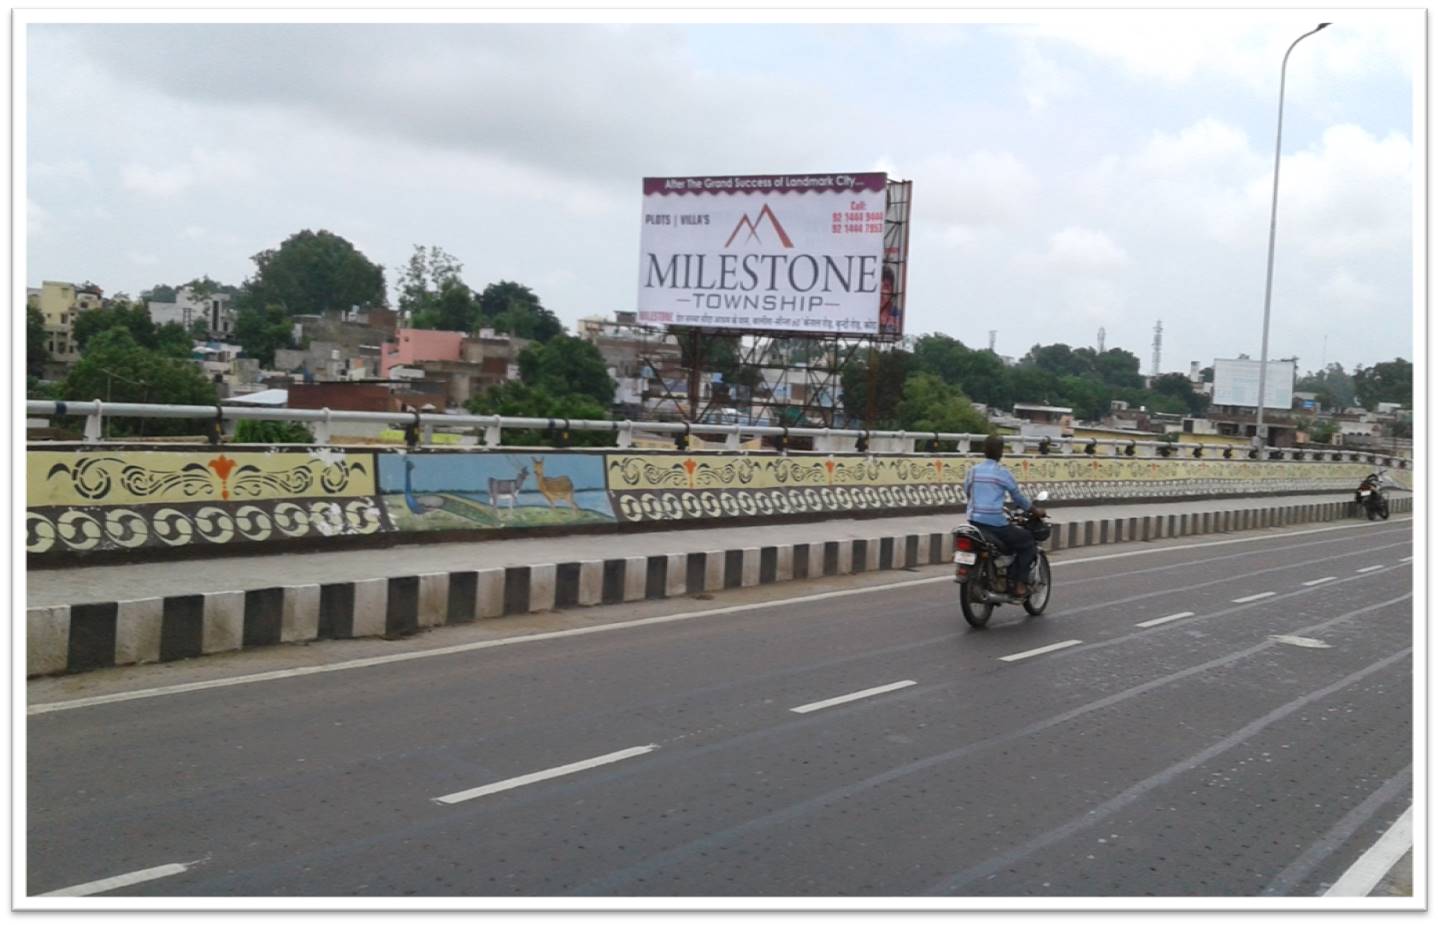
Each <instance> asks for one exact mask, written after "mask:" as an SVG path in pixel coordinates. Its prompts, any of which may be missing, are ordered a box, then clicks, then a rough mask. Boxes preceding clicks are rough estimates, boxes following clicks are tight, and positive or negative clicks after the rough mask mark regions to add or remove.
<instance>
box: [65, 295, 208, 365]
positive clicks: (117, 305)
mask: <svg viewBox="0 0 1438 925" xmlns="http://www.w3.org/2000/svg"><path fill="white" fill-rule="evenodd" d="M115 327H122V328H125V329H126V330H128V331H129V332H130V334H131V336H132V337H134V339H135V342H136V343H137V344H139V345H140V346H142V347H146V348H149V349H152V350H153V349H154V348H155V323H154V322H153V321H151V320H150V312H149V310H148V309H146V308H145V306H144V305H138V304H137V305H131V304H130V303H129V302H123V301H120V300H118V299H117V300H113V301H112V302H111V303H110V305H109V307H108V308H95V309H91V310H89V311H83V312H79V313H78V314H77V315H76V316H75V321H74V325H73V327H72V332H73V334H74V337H75V344H76V346H77V347H78V348H79V350H80V352H81V353H84V352H85V350H86V349H87V348H88V347H89V344H90V341H91V339H92V338H94V337H95V335H97V334H99V333H100V332H102V331H108V330H110V329H111V328H115ZM188 346H189V345H188V344H186V347H187V348H188ZM186 352H188V350H186Z"/></svg>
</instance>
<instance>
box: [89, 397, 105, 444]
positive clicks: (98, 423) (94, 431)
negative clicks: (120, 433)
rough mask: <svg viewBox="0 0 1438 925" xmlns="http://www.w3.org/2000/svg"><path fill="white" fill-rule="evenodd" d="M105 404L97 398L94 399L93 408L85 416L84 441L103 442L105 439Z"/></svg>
mask: <svg viewBox="0 0 1438 925" xmlns="http://www.w3.org/2000/svg"><path fill="white" fill-rule="evenodd" d="M104 426H105V406H104V404H103V403H102V402H101V401H100V400H99V399H98V398H97V399H95V410H94V411H93V412H92V413H90V414H87V415H86V416H85V442H86V443H103V442H104V440H105V433H104V430H103V428H104Z"/></svg>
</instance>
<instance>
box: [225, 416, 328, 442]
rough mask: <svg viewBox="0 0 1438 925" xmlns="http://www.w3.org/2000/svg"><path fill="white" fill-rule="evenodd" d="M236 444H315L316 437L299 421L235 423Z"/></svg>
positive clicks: (248, 421)
mask: <svg viewBox="0 0 1438 925" xmlns="http://www.w3.org/2000/svg"><path fill="white" fill-rule="evenodd" d="M235 442H236V443H314V442H315V435H314V434H313V433H311V432H310V429H309V427H307V426H305V425H304V424H302V423H300V422H299V421H252V420H243V421H237V422H236V423H235Z"/></svg>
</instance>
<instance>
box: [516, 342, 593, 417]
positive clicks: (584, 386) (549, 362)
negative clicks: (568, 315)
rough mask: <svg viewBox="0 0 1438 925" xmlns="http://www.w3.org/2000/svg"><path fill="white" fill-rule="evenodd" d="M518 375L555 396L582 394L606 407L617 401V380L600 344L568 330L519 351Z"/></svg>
mask: <svg viewBox="0 0 1438 925" xmlns="http://www.w3.org/2000/svg"><path fill="white" fill-rule="evenodd" d="M519 377H520V380H521V381H523V383H524V384H525V385H527V386H530V387H531V388H535V389H541V390H543V391H545V392H546V393H548V394H549V395H552V396H555V397H563V396H568V395H580V396H583V397H585V398H587V399H589V400H591V401H593V402H594V403H595V404H597V405H598V406H599V407H600V408H604V409H607V408H608V407H609V406H610V405H611V404H613V402H614V380H613V379H611V378H610V377H609V369H608V367H607V366H606V365H605V362H604V357H603V355H601V354H600V352H599V348H597V347H595V346H594V345H593V344H591V343H589V341H587V340H583V339H581V338H578V337H570V336H569V335H567V334H561V335H559V336H558V337H555V338H553V339H551V340H550V341H548V342H547V343H536V344H530V345H529V346H528V347H525V348H524V350H523V351H521V352H520V354H519Z"/></svg>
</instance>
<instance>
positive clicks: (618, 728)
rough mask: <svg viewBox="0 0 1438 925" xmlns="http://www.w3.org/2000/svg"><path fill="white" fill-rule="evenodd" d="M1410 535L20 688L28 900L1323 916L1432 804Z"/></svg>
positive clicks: (1200, 547)
mask: <svg viewBox="0 0 1438 925" xmlns="http://www.w3.org/2000/svg"><path fill="white" fill-rule="evenodd" d="M1411 540H1412V523H1411V521H1410V520H1408V519H1395V520H1393V521H1390V522H1388V523H1380V524H1373V525H1370V524H1361V525H1345V526H1343V527H1342V528H1340V529H1333V528H1319V529H1314V528H1307V529H1300V530H1287V531H1265V532H1264V533H1263V534H1262V535H1259V536H1254V537H1246V538H1243V539H1238V540H1235V539H1231V538H1228V539H1223V538H1217V537H1215V538H1206V537H1204V538H1189V539H1187V540H1178V541H1170V542H1167V543H1163V544H1134V545H1133V546H1127V547H1104V548H1089V549H1080V550H1072V551H1067V552H1063V553H1060V554H1058V555H1057V556H1055V557H1054V560H1053V561H1054V563H1055V568H1054V576H1055V589H1054V595H1053V600H1052V603H1051V605H1050V609H1049V612H1048V613H1047V614H1046V615H1045V616H1043V617H1041V618H1027V617H1026V616H1025V615H1024V614H1023V613H1022V611H1021V610H1019V609H1017V608H1014V607H1004V608H1000V609H999V610H997V611H996V613H995V615H994V618H993V622H992V623H991V625H990V627H989V628H988V629H986V630H982V631H974V630H970V629H969V628H968V627H967V626H966V625H965V624H964V623H963V620H962V617H961V616H960V615H959V613H958V607H957V604H956V603H955V600H954V593H955V587H954V585H953V584H952V583H950V582H949V581H947V580H946V579H945V577H944V574H945V571H946V569H944V568H943V567H934V568H928V569H923V570H919V571H918V572H915V573H913V574H909V575H904V576H902V578H897V577H896V576H895V575H893V574H889V575H886V576H879V577H876V576H863V577H862V578H859V579H854V580H850V581H848V582H829V583H826V584H820V583H809V584H802V585H798V584H796V585H791V586H785V589H784V590H783V591H782V592H780V591H775V590H774V589H772V588H771V589H768V590H766V591H764V592H763V593H762V594H761V593H758V592H755V593H748V594H747V596H746V593H745V592H736V593H734V594H723V595H719V596H718V597H716V598H715V599H714V600H710V601H688V602H653V604H652V605H646V606H647V607H648V609H645V607H626V608H603V609H596V610H591V611H587V612H586V613H585V614H584V615H582V616H573V615H570V616H567V617H565V620H566V621H567V622H565V623H562V624H556V623H555V622H553V619H552V618H543V617H539V618H517V619H514V620H508V619H507V620H504V621H494V622H493V623H492V624H491V625H489V626H475V627H472V628H470V627H466V628H454V631H453V632H451V631H450V630H448V629H446V630H440V631H437V632H435V633H431V634H427V636H426V637H424V639H423V640H422V641H417V642H412V643H409V644H406V645H405V647H404V648H401V649H395V648H390V649H381V648H378V647H377V646H376V645H373V644H371V645H362V644H359V643H354V644H330V645H328V646H324V647H314V648H313V649H311V650H309V652H308V654H307V655H306V656H305V657H304V658H303V660H300V659H298V657H289V658H288V660H286V656H284V655H283V654H280V655H278V656H275V657H274V658H277V659H279V661H274V660H271V661H265V660H264V657H263V656H259V654H258V653H255V655H256V656H259V657H258V659H249V660H245V661H241V660H239V659H217V660H214V661H213V662H211V661H210V660H199V661H197V662H195V663H193V664H190V665H187V666H183V667H181V668H180V669H178V672H177V671H176V670H174V669H164V668H163V667H162V666H149V667H148V668H142V669H129V670H117V671H111V672H98V673H95V674H94V676H92V677H90V678H88V679H87V680H86V681H84V682H83V687H79V688H77V687H75V686H74V683H73V682H71V684H70V686H67V682H65V681H63V680H55V679H50V680H47V681H43V682H31V684H30V702H31V711H32V713H31V715H30V716H29V717H28V719H27V731H28V753H27V768H26V771H27V774H26V786H27V792H26V810H27V819H26V820H25V821H26V824H27V829H26V831H27V841H28V853H27V858H26V863H27V867H26V871H27V879H26V885H27V889H28V892H29V894H30V895H37V894H43V893H47V892H51V891H57V890H62V889H66V888H75V887H81V888H82V889H81V892H88V893H93V894H94V895H98V896H104V897H111V896H141V895H163V896H360V897H365V896H453V895H459V896H464V895H476V896H478V895H482V896H529V897H532V896H546V897H549V896H1019V897H1037V896H1045V897H1047V896H1260V895H1279V896H1316V895H1321V894H1323V893H1325V892H1326V891H1327V890H1328V889H1329V888H1330V887H1331V886H1332V885H1333V884H1334V883H1336V882H1338V881H1339V880H1340V878H1341V877H1342V875H1343V874H1344V873H1345V872H1346V871H1348V870H1349V868H1350V867H1353V866H1354V864H1355V862H1356V861H1358V860H1359V858H1360V856H1362V855H1363V854H1364V853H1365V852H1366V851H1368V849H1369V848H1370V847H1371V846H1373V845H1374V844H1375V842H1378V841H1379V839H1380V836H1382V835H1384V833H1385V832H1386V831H1387V830H1388V829H1389V828H1390V827H1391V826H1392V825H1393V824H1394V822H1395V821H1396V820H1398V819H1399V817H1400V816H1401V815H1402V814H1403V813H1404V811H1405V810H1406V809H1408V807H1409V805H1410V803H1411V801H1412V788H1413V782H1412V762H1413V755H1412V738H1413V727H1412V682H1413V645H1414V642H1413V598H1412V579H1413V572H1412V564H1411V561H1405V557H1411V555H1412V542H1411ZM1328 578H1331V580H1328V581H1320V579H1328ZM896 581H897V582H899V586H894V583H895V582H896ZM880 582H884V583H882V584H881V583H880ZM816 590H819V591H821V592H822V593H819V594H815V593H814V592H815V591H816ZM780 593H782V594H783V597H777V598H776V595H778V594H780ZM765 595H768V597H765ZM800 595H803V596H802V597H801V596H800ZM1255 595H1267V596H1262V597H1254V596H1255ZM1249 598H1252V599H1249ZM715 609H721V610H727V612H718V613H714V612H712V611H713V610H715ZM686 611H687V612H686ZM676 613H683V618H681V619H672V620H663V619H655V618H656V617H661V616H662V615H665V614H676ZM1180 613H1191V614H1192V615H1191V616H1183V617H1178V618H1175V619H1169V620H1166V621H1164V622H1154V621H1159V620H1161V619H1162V618H1165V617H1172V616H1174V615H1176V614H1180ZM546 619H549V622H546ZM641 620H643V621H644V622H642V623H638V625H633V624H636V622H637V621H641ZM1144 623H1148V624H1150V625H1148V626H1142V625H1139V624H1144ZM499 624H505V625H504V626H503V627H500V626H499ZM539 631H545V632H546V633H547V634H548V635H546V636H545V637H544V638H538V639H529V640H526V639H525V635H526V634H530V635H534V634H536V633H538V632H539ZM1065 643H1067V645H1060V644H1065ZM458 645H465V646H469V648H467V649H464V650H461V651H453V649H455V648H456V647H457V646H458ZM1051 647H1052V648H1051ZM287 648H289V649H290V651H291V652H297V651H302V650H299V649H297V648H294V647H287ZM1034 650H1044V651H1040V652H1037V653H1035V654H1028V653H1032V652H1033V651H1034ZM378 652H386V653H389V654H387V655H378V656H377V661H375V662H373V663H371V664H367V665H363V666H355V667H341V669H340V670H326V671H321V672H314V671H312V670H311V669H312V668H313V667H314V666H326V667H328V668H335V667H337V666H339V664H340V663H343V662H344V661H345V660H346V659H352V658H354V657H355V656H356V655H364V656H370V655H374V654H375V653H378ZM1016 656H1018V657H1016ZM396 657H399V658H401V659H402V660H395V659H396ZM301 661H302V663H301ZM206 663H208V664H206ZM306 666H308V667H306ZM260 670H273V671H274V672H275V673H276V675H277V676H275V677H271V678H268V679H262V680H249V681H247V682H246V683H238V684H236V683H233V682H234V681H235V680H236V679H237V678H243V676H245V675H252V674H253V673H254V672H256V671H260ZM306 672H308V673H306ZM181 679H183V680H185V681H188V682H194V683H196V684H198V685H200V686H199V687H198V688H197V689H189V690H184V691H180V692H174V691H165V692H163V693H162V694H161V695H158V696H157V695H153V691H154V690H155V689H156V688H161V689H163V688H164V687H165V686H166V685H168V684H172V683H174V682H176V681H178V680H181ZM215 681H221V682H225V683H223V684H221V685H220V686H203V685H205V684H207V683H213V682H215ZM136 690H140V694H139V695H137V694H136V693H135V691H136ZM146 690H148V691H150V692H151V693H148V694H147V693H145V691H146ZM81 691H82V692H83V693H84V694H86V695H87V696H92V697H93V696H97V695H104V694H107V693H108V694H114V693H116V692H121V693H120V695H121V696H123V697H129V698H132V699H119V700H113V701H111V702H99V703H95V702H91V701H81V702H80V703H79V705H76V704H75V702H74V701H73V698H74V697H75V695H76V693H77V692H81ZM124 692H129V693H124ZM851 695H861V696H857V697H852V699H843V698H846V697H851ZM67 700H68V701H71V703H70V704H69V706H70V708H65V709H54V706H55V705H56V704H59V705H61V706H65V705H66V704H65V701H67ZM831 701H838V702H831ZM47 704H48V706H47ZM37 710H43V711H44V712H36V711H37ZM441 798H444V799H441ZM1400 853H1401V852H1400ZM127 875H133V876H129V877H128V879H126V876H127ZM116 877H119V878H121V879H120V880H109V879H108V878H116ZM138 878H148V879H138ZM96 881H106V882H104V883H100V884H95V882H96Z"/></svg>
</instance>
